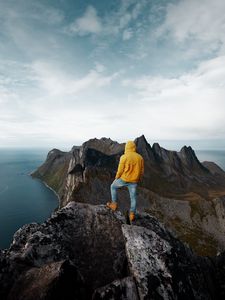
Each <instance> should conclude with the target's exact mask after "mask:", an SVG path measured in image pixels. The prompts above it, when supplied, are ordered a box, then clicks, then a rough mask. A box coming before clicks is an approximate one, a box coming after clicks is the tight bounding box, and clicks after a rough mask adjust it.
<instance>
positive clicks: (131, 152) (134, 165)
mask: <svg viewBox="0 0 225 300" xmlns="http://www.w3.org/2000/svg"><path fill="white" fill-rule="evenodd" d="M143 173H144V160H143V157H142V156H141V155H140V154H138V153H137V152H136V145H135V143H134V142H133V141H128V142H127V143H126V145H125V153H124V154H123V155H122V156H121V157H120V162H119V166H118V170H117V173H116V179H115V180H114V181H113V183H112V184H111V200H112V201H111V202H107V204H106V205H107V207H109V208H111V209H112V210H113V211H115V210H116V209H117V189H118V188H121V187H123V186H126V187H127V188H128V190H129V194H130V200H131V205H130V214H129V218H130V221H134V220H135V212H136V194H137V183H138V182H139V181H140V179H141V177H142V175H143Z"/></svg>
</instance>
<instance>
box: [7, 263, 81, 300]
mask: <svg viewBox="0 0 225 300" xmlns="http://www.w3.org/2000/svg"><path fill="white" fill-rule="evenodd" d="M23 299H26V300H45V299H48V300H55V299H66V300H70V299H71V300H72V299H85V286H84V282H83V280H82V278H81V276H80V274H79V272H78V271H77V269H76V268H75V267H74V266H73V264H71V262H70V261H68V260H64V261H59V262H52V263H49V264H45V265H43V266H41V267H40V268H37V267H34V268H31V269H29V270H28V271H25V272H23V273H22V274H21V275H20V276H19V278H18V279H17V280H16V281H15V283H14V285H13V287H12V289H11V291H10V294H9V296H8V300H23Z"/></svg>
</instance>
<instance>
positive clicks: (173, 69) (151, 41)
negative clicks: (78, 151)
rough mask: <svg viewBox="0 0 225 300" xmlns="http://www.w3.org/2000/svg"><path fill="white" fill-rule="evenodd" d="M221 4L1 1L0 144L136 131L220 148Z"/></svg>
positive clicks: (224, 18) (204, 0) (224, 38)
mask: <svg viewBox="0 0 225 300" xmlns="http://www.w3.org/2000/svg"><path fill="white" fill-rule="evenodd" d="M224 12H225V1H224V0H214V1H212V0H180V1H176V0H168V1H166V0H161V1H160V0H152V1H151V0H107V1H100V0H95V1H94V0H93V1H91V0H89V1H84V0H76V1H75V0H39V1H38V0H29V1H28V0H7V1H5V0H0V147H3V146H4V147H5V146H15V147H17V146H20V147H24V146H29V147H36V146H40V147H41V146H47V147H52V148H54V147H58V148H60V147H69V148H71V147H72V145H75V144H80V143H82V142H84V141H86V140H87V139H89V138H93V137H97V138H100V137H103V136H104V137H110V138H112V139H113V140H117V141H120V142H122V141H125V140H128V139H134V138H135V137H137V136H139V135H141V134H144V135H145V136H146V138H147V139H148V141H149V142H150V143H152V142H158V141H159V142H160V141H162V143H164V144H165V145H166V143H167V145H169V143H171V145H174V144H173V141H175V142H174V143H176V140H179V141H180V142H177V143H180V145H181V144H182V143H183V141H184V142H186V141H190V144H191V143H192V144H193V146H194V147H196V148H224V149H225V142H224V140H225V13H224ZM169 140H170V141H169ZM163 141H164V142H163ZM171 147H173V146H171Z"/></svg>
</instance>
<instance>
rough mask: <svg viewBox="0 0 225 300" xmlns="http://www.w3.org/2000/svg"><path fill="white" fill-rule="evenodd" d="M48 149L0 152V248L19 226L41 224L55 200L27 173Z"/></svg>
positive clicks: (43, 159) (37, 164) (55, 203)
mask: <svg viewBox="0 0 225 300" xmlns="http://www.w3.org/2000/svg"><path fill="white" fill-rule="evenodd" d="M48 151H49V150H48V149H23V150H22V149H19V150H18V149H17V150H15V149H0V248H6V247H8V246H9V244H10V242H11V240H12V237H13V234H14V232H15V231H16V230H17V229H18V228H20V227H21V226H22V225H24V224H27V223H31V222H43V221H44V220H45V219H46V218H48V217H49V216H50V214H51V212H52V211H53V210H54V209H55V208H56V207H57V205H58V198H57V196H56V195H55V194H54V192H53V191H51V190H50V189H49V188H47V187H46V186H45V185H44V184H43V183H42V182H41V181H40V180H37V179H32V177H31V176H29V173H30V172H32V171H33V170H34V169H36V168H37V167H38V166H40V165H41V164H42V163H43V162H44V161H45V158H46V156H47V153H48Z"/></svg>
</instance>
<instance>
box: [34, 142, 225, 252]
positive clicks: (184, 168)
mask: <svg viewBox="0 0 225 300" xmlns="http://www.w3.org/2000/svg"><path fill="white" fill-rule="evenodd" d="M135 142H136V145H137V151H138V152H139V153H140V154H141V155H142V156H143V157H144V159H145V174H144V177H143V180H142V182H141V183H140V186H139V192H138V206H137V207H138V210H139V211H140V212H141V211H142V212H143V211H144V212H150V213H151V214H153V215H154V216H156V217H157V218H159V219H160V220H161V221H162V222H163V223H164V224H165V225H166V226H168V227H169V228H170V229H173V231H174V233H175V234H176V235H177V236H178V237H179V238H181V239H182V240H183V241H184V242H187V243H189V245H191V246H192V248H193V249H194V250H195V251H196V252H197V253H198V254H201V255H214V254H216V253H217V252H220V251H222V250H223V249H225V231H224V230H225V219H224V217H223V216H224V215H225V210H224V202H225V198H224V196H225V172H224V171H223V170H222V169H221V168H219V167H218V166H217V165H216V164H214V163H211V162H204V163H201V162H200V161H199V160H198V158H197V157H196V155H195V152H194V151H193V149H192V148H191V147H187V146H184V147H183V148H182V149H181V150H180V151H179V152H177V151H169V150H166V149H164V148H162V147H160V145H159V144H157V143H155V144H153V145H152V146H151V145H150V144H149V143H148V142H147V141H146V139H145V137H144V136H141V137H139V138H137V139H136V140H135ZM123 151H124V144H119V143H117V142H114V141H112V140H111V139H107V138H102V139H91V140H89V141H87V142H85V143H84V144H83V145H82V146H79V147H78V146H74V147H72V149H71V151H69V152H62V151H60V150H57V149H53V150H51V151H50V152H49V153H48V156H47V158H46V161H45V162H44V164H43V165H42V166H40V167H39V168H38V169H37V170H36V171H35V172H34V173H33V174H32V176H33V177H35V178H39V179H41V180H43V181H44V182H46V183H47V184H48V185H49V186H50V187H51V188H53V189H54V190H55V191H56V192H57V193H58V195H59V197H60V203H59V207H60V208H61V207H63V206H65V205H67V204H68V203H69V202H71V201H78V202H83V203H91V204H102V203H106V202H107V201H108V200H109V199H110V189H109V187H110V184H111V182H112V181H113V179H114V176H115V173H116V170H117V166H118V162H119V157H120V155H121V154H122V153H123ZM119 206H120V209H121V211H123V212H124V211H126V210H128V209H129V196H128V193H127V191H126V190H123V189H122V190H121V191H120V193H119Z"/></svg>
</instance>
